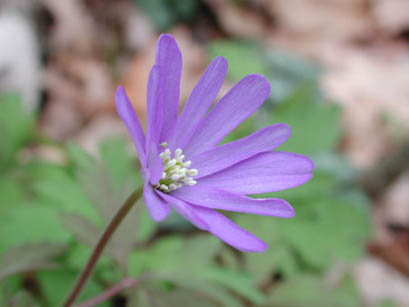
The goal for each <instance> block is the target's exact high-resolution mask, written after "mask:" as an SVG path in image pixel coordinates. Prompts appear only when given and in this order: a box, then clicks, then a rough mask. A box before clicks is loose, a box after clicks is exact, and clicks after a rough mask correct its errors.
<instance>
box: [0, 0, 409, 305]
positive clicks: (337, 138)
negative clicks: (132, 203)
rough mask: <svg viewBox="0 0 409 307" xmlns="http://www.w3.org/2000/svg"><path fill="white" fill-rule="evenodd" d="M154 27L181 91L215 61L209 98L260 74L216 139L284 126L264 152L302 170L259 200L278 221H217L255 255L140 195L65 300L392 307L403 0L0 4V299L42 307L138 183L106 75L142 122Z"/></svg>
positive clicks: (404, 96) (403, 104)
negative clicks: (299, 182) (218, 64)
mask: <svg viewBox="0 0 409 307" xmlns="http://www.w3.org/2000/svg"><path fill="white" fill-rule="evenodd" d="M161 32H169V33H172V34H173V35H174V36H175V38H176V40H177V41H178V43H179V46H180V48H181V50H182V53H183V64H184V67H183V73H182V85H181V101H182V102H184V101H185V100H186V99H187V97H188V95H189V93H190V91H191V90H192V88H193V86H194V84H195V83H196V82H197V80H198V79H199V77H200V75H201V73H202V72H203V71H204V69H205V67H206V65H207V64H208V63H209V61H210V59H212V58H213V57H215V56H220V55H221V56H224V57H226V58H227V59H228V61H229V72H228V79H227V80H226V82H225V84H224V86H223V88H222V90H221V93H220V96H221V95H223V94H224V93H226V91H228V90H229V88H231V87H232V85H233V84H234V83H235V82H237V81H238V80H240V79H241V78H242V77H244V76H245V75H246V74H249V73H261V74H264V75H265V76H266V77H267V78H268V79H269V81H270V82H271V85H272V93H271V96H270V98H269V99H268V100H267V101H266V103H265V104H264V105H263V107H262V108H261V109H260V110H259V111H258V112H257V113H256V114H254V115H253V116H252V117H251V118H249V119H248V120H246V121H245V122H244V123H243V124H242V125H241V126H240V127H239V128H237V129H236V130H235V131H234V132H233V133H232V134H231V135H229V136H228V138H227V139H226V141H231V140H234V139H236V138H239V137H242V136H245V135H248V134H250V133H251V132H253V131H255V130H256V129H259V128H260V127H263V126H266V125H270V124H272V123H275V122H285V123H287V124H289V125H291V127H292V131H293V133H292V137H291V138H290V140H289V141H288V142H287V143H286V144H285V145H283V146H282V147H280V150H288V151H293V152H298V153H302V154H306V155H308V156H310V157H312V159H313V160H314V162H315V164H316V170H315V175H314V178H313V179H312V180H311V181H310V182H309V183H307V184H305V185H304V186H301V187H299V188H295V189H292V190H289V191H284V192H279V193H271V195H274V197H284V198H285V199H287V200H288V201H289V202H290V203H291V204H292V205H293V206H294V207H295V209H296V211H297V215H296V217H295V218H293V219H290V220H279V219H275V218H271V217H260V216H250V215H240V214H231V215H229V216H230V217H231V218H232V219H234V220H235V221H236V222H237V223H238V224H240V225H241V226H243V227H245V228H246V229H248V230H249V231H251V232H252V233H254V234H256V235H257V236H259V237H260V238H262V239H263V240H265V241H266V242H267V243H268V244H269V249H268V250H267V251H266V252H264V253H262V254H245V253H240V252H237V251H235V250H233V249H231V248H230V247H228V246H227V245H225V244H223V243H221V242H220V241H219V240H218V239H216V238H214V237H212V236H211V235H209V234H207V233H203V232H200V231H198V230H196V229H194V228H193V227H191V226H190V224H189V223H187V222H186V221H184V220H183V219H182V218H180V217H179V216H177V215H171V216H170V217H169V218H168V219H167V220H166V221H165V222H164V223H161V224H156V223H154V222H152V221H151V220H150V219H149V217H148V216H147V213H146V211H145V209H144V206H143V204H140V205H139V206H137V208H136V209H135V210H134V211H133V213H132V214H130V215H129V216H128V217H127V219H126V221H125V223H124V224H123V225H122V226H121V228H120V229H119V230H118V232H117V234H116V235H115V236H114V238H113V240H112V242H111V243H110V244H109V245H108V246H107V249H106V252H105V254H104V256H103V258H102V259H101V261H100V262H99V263H98V265H97V268H96V270H95V273H94V274H93V276H92V279H91V280H90V281H89V283H88V284H87V286H86V288H85V289H84V291H83V293H82V295H81V297H80V299H79V301H80V302H84V301H87V300H89V299H90V298H92V297H94V296H97V295H99V294H100V293H102V292H104V291H106V290H107V289H109V288H110V287H112V286H114V285H118V283H121V281H122V280H124V278H125V282H122V283H121V284H120V285H121V286H122V287H123V290H122V291H119V292H115V293H113V294H114V295H113V296H112V297H110V298H109V299H108V300H106V301H105V302H103V303H98V304H96V305H95V306H106V307H108V306H114V307H117V306H144V307H145V306H155V307H161V306H200V307H201V306H203V307H207V306H228V307H230V306H232V307H240V306H242V307H247V306H277V307H278V306H280V307H283V306H284V307H287V306H289V307H293V306H294V307H304V306H307V307H309V306H313V307H332V306H340V307H344V306H346V307H353V306H370V307H372V306H376V307H381V306H382V307H390V306H409V279H408V277H409V228H408V227H409V44H408V42H409V1H407V0H224V1H223V0H190V1H177V0H116V1H98V0H64V1H58V0H26V1H23V0H1V1H0V305H1V306H17V307H19V306H46V307H47V306H49V307H53V306H60V304H61V302H62V300H63V299H64V297H65V296H66V294H67V293H68V290H69V289H70V288H71V286H72V285H73V283H74V280H75V278H76V276H77V275H78V273H79V271H80V270H81V268H82V267H83V266H84V264H85V262H86V260H87V258H88V256H89V253H90V251H91V246H92V245H93V244H94V242H96V240H97V238H98V236H99V234H100V232H101V231H102V229H103V227H104V225H105V224H106V223H107V222H108V221H109V220H110V218H111V217H112V215H113V213H114V212H115V210H116V209H117V207H118V206H119V205H120V204H121V202H122V201H123V200H124V199H125V197H126V196H127V195H128V194H129V192H130V191H132V190H133V189H134V188H135V187H136V185H139V184H140V182H141V178H140V177H139V173H138V164H137V160H136V157H135V150H134V149H133V145H132V144H131V143H130V138H129V137H128V135H127V132H126V130H125V128H124V125H123V123H122V122H121V121H120V120H119V118H118V116H117V115H116V113H115V110H114V102H113V93H114V91H115V88H116V86H117V85H118V84H123V85H124V87H125V88H126V90H127V91H128V93H129V95H130V97H131V100H132V102H133V105H134V107H135V109H136V111H137V113H138V116H139V118H141V119H142V121H144V118H145V95H146V94H145V92H146V83H147V76H148V73H149V70H150V67H151V66H152V64H153V59H154V51H155V41H156V39H157V37H158V35H159V34H160V33H161ZM271 195H270V196H271ZM80 306H83V307H84V306H93V305H92V304H88V305H87V304H84V305H80Z"/></svg>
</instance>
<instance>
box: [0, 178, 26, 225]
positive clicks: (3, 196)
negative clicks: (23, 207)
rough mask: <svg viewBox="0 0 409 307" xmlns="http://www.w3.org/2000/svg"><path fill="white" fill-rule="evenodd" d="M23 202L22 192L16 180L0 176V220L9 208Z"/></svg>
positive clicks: (4, 216)
mask: <svg viewBox="0 0 409 307" xmlns="http://www.w3.org/2000/svg"><path fill="white" fill-rule="evenodd" d="M23 202H24V192H23V189H22V188H21V186H20V185H19V184H18V182H17V181H16V180H13V179H12V178H0V221H2V220H3V219H4V218H6V216H7V213H8V211H9V210H10V209H11V208H13V207H15V206H18V205H20V204H21V203H23ZM0 223H1V222H0Z"/></svg>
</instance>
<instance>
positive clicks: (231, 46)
mask: <svg viewBox="0 0 409 307" xmlns="http://www.w3.org/2000/svg"><path fill="white" fill-rule="evenodd" d="M217 56H223V57H225V58H226V59H227V61H228V62H229V71H228V73H227V74H228V76H229V77H230V78H231V79H232V80H233V81H239V80H240V79H241V78H243V77H244V76H246V75H249V74H256V73H258V74H262V75H265V74H266V73H267V71H266V65H265V63H264V61H263V53H262V51H261V49H260V48H259V46H258V45H257V43H255V42H245V41H227V40H220V41H213V42H212V43H211V44H210V58H212V59H213V58H215V57H217ZM244 59H248V60H244Z"/></svg>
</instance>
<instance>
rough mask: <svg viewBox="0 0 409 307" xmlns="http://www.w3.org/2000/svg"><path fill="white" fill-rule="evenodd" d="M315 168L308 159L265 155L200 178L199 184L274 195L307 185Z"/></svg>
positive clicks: (297, 156) (293, 155) (267, 153)
mask: <svg viewBox="0 0 409 307" xmlns="http://www.w3.org/2000/svg"><path fill="white" fill-rule="evenodd" d="M313 168H314V163H313V162H312V161H311V160H310V159H309V158H307V157H306V156H303V155H298V154H294V153H289V152H279V151H274V152H266V153H261V154H258V155H256V156H254V157H251V158H249V159H247V160H244V161H242V162H239V163H237V164H235V165H233V166H231V167H229V168H227V169H224V170H222V171H220V172H218V173H214V174H212V175H209V176H207V177H203V178H200V180H199V181H198V182H199V183H198V184H200V186H201V187H205V188H220V189H223V190H228V191H230V192H233V193H238V194H258V193H267V192H275V191H281V190H285V189H289V188H293V187H296V186H299V185H301V184H303V183H305V182H307V181H308V180H309V179H311V178H312V171H313Z"/></svg>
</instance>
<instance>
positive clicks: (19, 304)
mask: <svg viewBox="0 0 409 307" xmlns="http://www.w3.org/2000/svg"><path fill="white" fill-rule="evenodd" d="M7 303H8V306H15V307H39V306H40V304H38V303H37V302H36V300H35V299H34V297H33V296H32V295H31V294H30V293H28V292H27V291H25V290H22V291H19V292H18V293H17V294H16V295H15V296H14V297H13V298H10V299H9V300H8V302H7ZM2 306H6V304H4V305H2Z"/></svg>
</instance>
